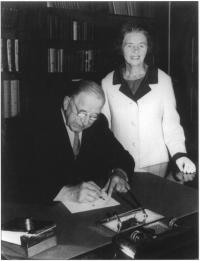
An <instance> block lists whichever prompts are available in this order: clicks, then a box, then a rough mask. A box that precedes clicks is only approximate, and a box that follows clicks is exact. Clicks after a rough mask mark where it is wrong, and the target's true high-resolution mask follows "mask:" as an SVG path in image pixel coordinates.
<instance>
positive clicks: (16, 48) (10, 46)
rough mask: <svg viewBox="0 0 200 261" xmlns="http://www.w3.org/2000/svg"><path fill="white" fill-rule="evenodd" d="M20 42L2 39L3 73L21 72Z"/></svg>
mask: <svg viewBox="0 0 200 261" xmlns="http://www.w3.org/2000/svg"><path fill="white" fill-rule="evenodd" d="M19 57H20V42H19V39H5V38H1V71H3V72H6V71H7V72H19V71H20V63H19Z"/></svg>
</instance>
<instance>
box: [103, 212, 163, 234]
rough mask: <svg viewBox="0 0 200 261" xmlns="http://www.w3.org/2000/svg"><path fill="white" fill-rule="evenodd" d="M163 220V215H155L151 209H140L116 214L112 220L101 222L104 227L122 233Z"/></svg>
mask: <svg viewBox="0 0 200 261" xmlns="http://www.w3.org/2000/svg"><path fill="white" fill-rule="evenodd" d="M160 218H163V216H162V215H160V214H158V213H155V212H153V211H151V210H149V209H143V208H138V209H135V210H131V211H128V212H125V213H121V214H117V213H114V214H113V216H111V217H110V218H106V219H103V220H101V221H100V223H101V225H103V226H104V227H106V228H108V229H110V230H112V231H114V232H116V233H120V232H123V231H126V230H129V229H132V228H136V227H139V226H143V225H144V224H148V223H149V222H152V221H155V220H159V219H160Z"/></svg>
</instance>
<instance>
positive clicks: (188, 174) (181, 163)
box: [176, 157, 196, 184]
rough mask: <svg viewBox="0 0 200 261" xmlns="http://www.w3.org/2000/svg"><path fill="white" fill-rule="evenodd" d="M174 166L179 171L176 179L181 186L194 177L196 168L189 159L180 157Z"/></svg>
mask: <svg viewBox="0 0 200 261" xmlns="http://www.w3.org/2000/svg"><path fill="white" fill-rule="evenodd" d="M176 164H177V166H178V168H179V170H180V172H179V173H177V174H176V177H177V178H178V180H180V182H181V183H182V184H183V183H184V182H188V181H192V180H193V179H194V177H195V175H196V166H195V164H194V163H193V162H192V161H191V160H190V159H188V158H187V157H181V158H179V159H177V160H176Z"/></svg>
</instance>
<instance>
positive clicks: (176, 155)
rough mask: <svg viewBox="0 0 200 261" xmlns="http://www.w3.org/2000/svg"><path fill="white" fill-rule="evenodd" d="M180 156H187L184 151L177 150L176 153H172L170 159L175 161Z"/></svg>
mask: <svg viewBox="0 0 200 261" xmlns="http://www.w3.org/2000/svg"><path fill="white" fill-rule="evenodd" d="M182 157H188V155H187V153H185V152H177V153H176V154H174V156H173V157H172V161H173V162H176V160H177V159H179V158H182Z"/></svg>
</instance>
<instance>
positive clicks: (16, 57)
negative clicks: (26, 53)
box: [14, 39, 19, 72]
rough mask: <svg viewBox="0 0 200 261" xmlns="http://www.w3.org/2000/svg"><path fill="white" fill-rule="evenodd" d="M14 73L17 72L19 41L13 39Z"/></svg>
mask: <svg viewBox="0 0 200 261" xmlns="http://www.w3.org/2000/svg"><path fill="white" fill-rule="evenodd" d="M14 41H15V43H14V44H15V71H16V72H19V39H15V40H14Z"/></svg>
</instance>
